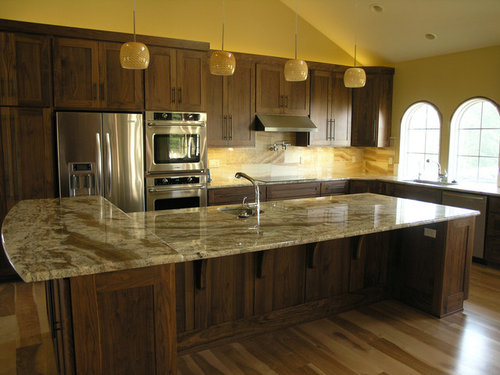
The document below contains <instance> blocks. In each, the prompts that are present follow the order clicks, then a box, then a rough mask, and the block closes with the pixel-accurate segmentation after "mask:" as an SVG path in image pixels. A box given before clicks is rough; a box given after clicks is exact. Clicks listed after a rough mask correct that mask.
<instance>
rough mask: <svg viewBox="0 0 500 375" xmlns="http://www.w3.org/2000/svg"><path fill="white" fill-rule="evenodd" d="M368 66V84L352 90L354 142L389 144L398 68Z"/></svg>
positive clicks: (358, 144)
mask: <svg viewBox="0 0 500 375" xmlns="http://www.w3.org/2000/svg"><path fill="white" fill-rule="evenodd" d="M365 70H366V73H367V74H366V85H365V87H363V88H356V89H353V91H352V142H351V144H352V146H361V147H363V146H367V147H387V146H389V136H390V132H391V111H392V79H393V74H394V70H393V69H390V68H374V69H373V70H370V69H369V68H365Z"/></svg>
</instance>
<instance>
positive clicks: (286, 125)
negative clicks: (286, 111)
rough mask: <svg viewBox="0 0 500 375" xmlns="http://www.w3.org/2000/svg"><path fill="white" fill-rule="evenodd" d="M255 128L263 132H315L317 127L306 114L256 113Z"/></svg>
mask: <svg viewBox="0 0 500 375" xmlns="http://www.w3.org/2000/svg"><path fill="white" fill-rule="evenodd" d="M255 117H256V118H257V121H256V124H257V130H263V131H265V132H308V133H310V132H317V131H318V128H317V127H316V125H314V123H313V122H312V121H311V119H310V118H309V117H307V116H286V115H260V114H258V115H256V116H255Z"/></svg>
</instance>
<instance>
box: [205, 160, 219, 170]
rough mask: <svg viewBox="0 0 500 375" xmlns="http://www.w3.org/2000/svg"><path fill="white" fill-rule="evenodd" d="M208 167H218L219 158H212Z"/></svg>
mask: <svg viewBox="0 0 500 375" xmlns="http://www.w3.org/2000/svg"><path fill="white" fill-rule="evenodd" d="M208 164H209V167H210V168H219V167H220V160H217V159H212V160H210V162H209V163H208Z"/></svg>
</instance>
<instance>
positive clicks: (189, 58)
mask: <svg viewBox="0 0 500 375" xmlns="http://www.w3.org/2000/svg"><path fill="white" fill-rule="evenodd" d="M206 60H207V58H206V53H205V52H200V51H187V50H178V51H177V62H176V65H177V70H176V75H177V77H176V81H177V95H176V103H177V109H178V110H180V111H204V110H205V79H206V78H205V77H206V69H207V66H206V65H207V64H206Z"/></svg>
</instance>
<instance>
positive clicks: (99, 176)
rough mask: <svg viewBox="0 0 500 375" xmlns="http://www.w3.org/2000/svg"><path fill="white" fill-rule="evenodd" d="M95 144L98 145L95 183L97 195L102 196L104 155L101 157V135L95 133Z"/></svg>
mask: <svg viewBox="0 0 500 375" xmlns="http://www.w3.org/2000/svg"><path fill="white" fill-rule="evenodd" d="M95 143H96V160H97V163H96V164H97V176H96V177H97V178H96V180H97V181H96V182H95V185H96V186H95V189H96V195H102V194H101V187H102V155H101V135H100V134H99V133H95Z"/></svg>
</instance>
